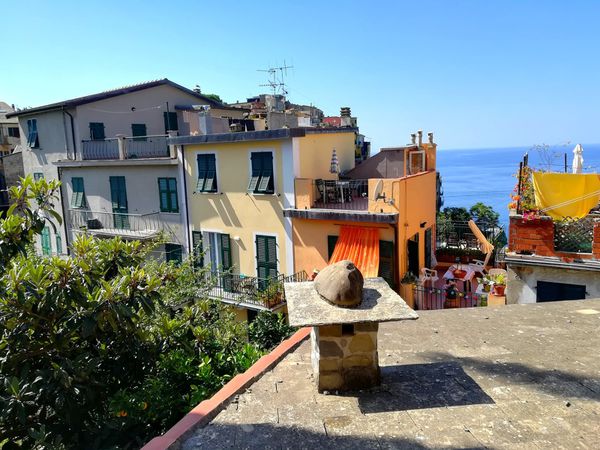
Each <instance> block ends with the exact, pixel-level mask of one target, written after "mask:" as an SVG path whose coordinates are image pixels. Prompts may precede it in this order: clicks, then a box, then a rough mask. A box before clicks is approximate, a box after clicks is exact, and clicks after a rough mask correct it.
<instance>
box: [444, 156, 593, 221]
mask: <svg viewBox="0 0 600 450" xmlns="http://www.w3.org/2000/svg"><path fill="white" fill-rule="evenodd" d="M581 145H582V147H583V173H597V172H600V144H581ZM574 148H575V144H565V145H552V146H535V147H532V146H523V147H510V148H482V149H443V148H438V153H437V160H436V165H437V170H438V171H439V172H440V174H441V176H442V188H443V191H444V207H448V206H462V207H465V208H467V209H469V208H470V207H471V206H473V205H474V204H475V203H477V202H482V203H484V204H486V205H489V206H491V207H492V208H494V210H495V211H496V212H498V213H499V214H500V222H501V224H502V225H504V226H505V227H506V228H508V204H509V203H510V201H511V199H510V195H511V193H512V191H513V189H514V187H515V185H516V182H517V178H516V174H517V173H518V171H519V162H520V161H522V160H523V156H524V155H525V154H528V157H529V166H531V167H532V168H539V169H543V170H546V171H553V172H564V171H565V163H564V159H565V156H564V155H565V154H566V155H567V171H568V172H571V164H572V163H573V149H574Z"/></svg>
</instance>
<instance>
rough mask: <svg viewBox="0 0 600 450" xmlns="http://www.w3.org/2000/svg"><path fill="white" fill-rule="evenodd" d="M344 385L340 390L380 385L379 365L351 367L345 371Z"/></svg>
mask: <svg viewBox="0 0 600 450" xmlns="http://www.w3.org/2000/svg"><path fill="white" fill-rule="evenodd" d="M343 381H344V383H343V386H342V387H341V388H339V390H343V391H354V390H359V389H365V388H369V387H374V386H378V385H379V384H380V382H381V377H380V373H379V367H351V368H348V369H345V370H344V372H343Z"/></svg>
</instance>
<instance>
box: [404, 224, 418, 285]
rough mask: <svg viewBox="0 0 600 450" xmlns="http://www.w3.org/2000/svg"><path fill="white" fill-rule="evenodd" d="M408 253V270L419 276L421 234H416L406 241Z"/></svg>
mask: <svg viewBox="0 0 600 450" xmlns="http://www.w3.org/2000/svg"><path fill="white" fill-rule="evenodd" d="M406 253H407V257H408V271H409V272H411V273H412V274H413V275H414V276H416V277H418V276H419V269H420V266H419V234H418V233H417V234H415V235H414V236H413V237H411V238H410V239H409V240H408V241H407V242H406Z"/></svg>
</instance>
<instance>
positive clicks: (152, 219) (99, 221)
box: [69, 209, 169, 238]
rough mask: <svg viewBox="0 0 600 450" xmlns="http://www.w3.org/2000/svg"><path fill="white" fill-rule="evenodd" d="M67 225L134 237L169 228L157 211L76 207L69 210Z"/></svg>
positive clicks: (100, 232)
mask: <svg viewBox="0 0 600 450" xmlns="http://www.w3.org/2000/svg"><path fill="white" fill-rule="evenodd" d="M69 226H70V228H71V229H72V230H75V231H87V232H90V233H93V234H102V235H107V236H131V237H136V238H144V237H152V236H154V235H155V234H157V233H158V232H159V231H163V230H164V231H166V230H168V228H169V227H168V224H166V223H165V222H164V221H163V220H161V217H160V213H159V212H153V213H149V214H129V213H112V212H103V211H87V210H78V209H70V210H69Z"/></svg>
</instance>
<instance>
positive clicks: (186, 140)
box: [167, 127, 358, 145]
mask: <svg viewBox="0 0 600 450" xmlns="http://www.w3.org/2000/svg"><path fill="white" fill-rule="evenodd" d="M356 131H358V128H350V127H348V128H310V127H306V128H277V129H275V130H262V131H241V132H238V133H218V134H205V135H200V136H175V137H172V138H169V139H168V140H167V143H168V144H174V145H189V144H207V143H214V142H240V141H264V140H274V139H275V140H276V139H289V138H293V137H304V136H306V135H307V134H330V133H350V132H352V133H354V132H356Z"/></svg>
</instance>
